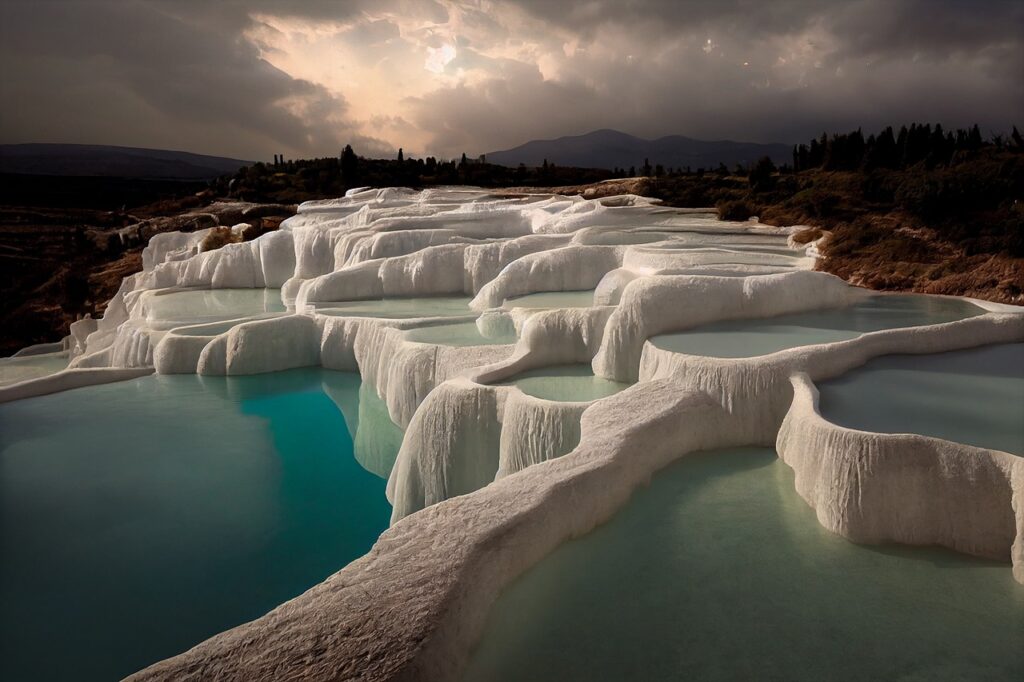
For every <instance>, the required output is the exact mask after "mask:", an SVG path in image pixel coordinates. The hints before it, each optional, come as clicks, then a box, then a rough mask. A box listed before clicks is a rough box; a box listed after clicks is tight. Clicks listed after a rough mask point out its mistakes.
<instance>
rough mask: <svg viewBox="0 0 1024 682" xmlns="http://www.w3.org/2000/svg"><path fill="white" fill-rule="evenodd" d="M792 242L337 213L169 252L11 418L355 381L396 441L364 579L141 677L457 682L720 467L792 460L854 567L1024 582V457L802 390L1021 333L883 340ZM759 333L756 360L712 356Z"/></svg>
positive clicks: (944, 323)
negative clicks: (508, 608) (148, 383)
mask: <svg viewBox="0 0 1024 682" xmlns="http://www.w3.org/2000/svg"><path fill="white" fill-rule="evenodd" d="M789 233H790V230H789V229H784V228H773V227H768V226H764V225H760V224H758V223H757V222H750V223H722V222H719V221H717V220H716V218H715V216H714V215H713V214H712V213H711V212H708V211H703V212H701V211H681V210H674V209H667V208H663V207H660V206H658V205H656V203H655V202H652V201H650V200H648V199H645V198H642V197H638V196H621V197H613V198H606V199H599V200H584V199H582V198H579V197H563V196H550V195H528V196H527V195H517V196H508V195H494V194H488V193H487V192H484V191H481V190H474V189H468V188H453V189H444V190H440V189H439V190H426V191H423V192H413V191H409V190H403V189H383V190H365V191H360V192H355V193H350V195H349V196H346V197H344V198H340V199H336V200H330V201H318V202H309V203H306V204H303V205H302V206H300V207H299V212H298V215H296V216H295V217H293V218H290V219H289V220H287V221H285V223H284V224H283V225H282V226H281V229H280V230H279V231H277V232H273V233H269V234H266V235H264V236H262V237H260V238H258V239H256V240H255V241H251V242H246V243H240V244H229V245H227V246H224V247H223V248H221V249H219V250H216V251H211V252H206V253H199V244H200V242H201V240H202V238H203V236H204V232H202V231H200V232H195V233H191V234H180V233H174V234H161V235H158V236H156V237H154V238H153V240H152V241H151V243H150V245H149V246H148V248H147V249H146V252H145V255H144V264H145V270H144V271H143V272H141V273H139V274H137V275H133V276H131V277H128V278H126V279H125V281H124V283H123V285H122V287H121V289H120V291H119V292H118V294H117V295H116V296H115V297H114V299H113V300H112V301H111V303H110V305H109V307H108V308H107V312H106V314H105V315H104V317H103V318H102V319H101V320H85V321H81V322H78V323H75V325H73V327H72V330H71V335H70V336H69V337H68V338H67V339H66V340H65V342H64V344H63V345H62V346H60V347H50V346H48V347H42V348H39V349H36V350H35V351H30V352H29V355H28V357H31V355H32V354H37V355H40V359H39V361H38V362H36V363H33V362H32V361H31V360H23V361H21V362H20V363H9V364H11V367H12V368H13V367H14V366H15V365H17V369H11V370H10V371H11V372H12V376H13V377H14V379H12V381H15V383H10V382H0V400H15V399H19V398H23V397H27V396H33V395H40V394H43V393H50V392H54V391H59V390H63V389H67V388H73V387H77V386H83V385H88V384H94V383H102V382H110V381H118V380H121V379H124V378H127V377H134V376H139V375H141V374H146V373H150V372H154V371H155V372H157V373H196V374H201V375H239V374H253V373H262V372H274V371H280V370H285V369H290V368H297V367H305V366H317V365H319V366H322V367H324V368H328V369H336V370H347V371H358V372H359V373H360V374H361V375H362V378H363V381H364V382H365V384H367V385H369V386H371V387H374V388H376V391H377V393H378V395H379V396H380V397H381V399H382V400H383V401H384V403H385V404H386V406H387V410H388V413H389V414H390V417H391V419H392V421H394V423H395V424H397V425H399V426H401V427H402V428H403V429H404V430H405V435H404V439H403V441H402V445H401V449H400V452H399V455H398V459H397V461H396V463H395V465H394V468H393V469H392V470H391V473H390V478H389V480H388V486H387V494H388V499H389V501H390V502H391V504H392V507H393V513H392V525H391V527H390V529H389V530H387V531H386V532H385V533H384V534H383V535H381V536H380V538H379V540H378V541H377V542H376V544H375V545H374V546H373V548H372V550H371V551H370V552H369V553H368V554H366V555H365V556H363V557H362V558H360V559H358V560H356V561H354V562H352V563H351V564H349V565H347V566H345V567H343V568H342V567H339V569H340V570H339V571H338V572H337V573H335V574H334V575H332V576H331V577H329V578H328V579H327V580H325V581H324V582H323V583H321V584H319V585H317V586H315V587H313V588H312V589H310V590H308V591H307V592H305V593H304V594H302V595H300V596H299V597H297V598H295V599H293V600H291V601H289V602H286V603H284V604H282V605H281V606H279V607H278V608H276V609H274V610H273V611H271V612H270V613H268V614H266V615H265V616H263V617H261V618H259V619H257V620H255V621H252V622H250V623H247V624H245V625H242V626H239V627H237V628H234V629H232V630H229V631H227V632H224V633H222V634H220V635H217V636H215V637H213V638H211V639H209V640H207V641H205V642H203V643H201V644H199V645H198V646H196V647H194V648H193V649H191V650H189V651H187V652H185V653H182V654H181V655H179V656H176V657H174V658H171V659H168V660H165V661H163V662H160V663H157V664H156V665H153V666H151V667H150V668H147V669H145V670H143V671H141V672H139V673H137V674H136V675H134V676H133V677H132V678H131V679H136V680H155V679H160V680H208V679H221V680H223V679H231V680H246V681H248V680H270V679H290V680H299V679H308V680H314V679H316V680H320V679H359V680H457V679H459V678H460V676H461V674H462V673H463V671H464V669H465V666H466V663H467V659H468V656H469V652H470V650H471V649H472V647H473V646H474V644H475V643H476V642H477V641H478V639H479V637H480V634H481V631H482V628H483V624H484V622H485V619H486V618H487V616H488V613H489V609H490V608H491V606H492V604H493V603H494V601H495V599H496V598H497V596H498V595H499V593H500V592H501V591H502V590H503V588H505V587H506V586H507V585H509V583H510V582H511V581H512V580H514V579H515V578H516V577H518V576H519V575H521V574H522V573H523V572H524V571H525V570H526V569H528V568H530V567H531V566H533V565H534V564H536V563H538V562H539V561H540V560H541V559H542V558H543V557H545V556H546V555H547V554H549V553H550V552H551V551H552V550H554V549H555V548H556V547H558V546H559V545H560V544H562V543H564V542H565V541H567V540H569V539H570V538H573V537H577V536H580V535H582V534H584V533H586V532H588V531H589V530H591V529H593V528H594V527H595V526H596V525H598V524H600V523H602V522H603V521H606V520H607V519H609V518H610V517H611V516H612V515H613V514H614V513H615V512H616V511H617V510H618V509H619V508H620V507H621V506H622V505H623V504H624V503H625V502H626V501H627V500H628V499H629V497H630V496H631V494H632V493H633V492H634V490H635V489H636V488H637V487H638V486H640V485H642V484H644V483H645V482H646V481H648V480H649V479H650V477H651V476H652V474H653V473H654V472H656V471H657V470H659V469H661V468H663V467H665V466H666V465H668V464H670V463H671V462H673V461H674V460H676V459H678V458H680V457H682V456H684V455H686V454H688V453H691V452H695V451H698V450H708V449H715V448H727V447H734V446H743V445H761V446H774V447H776V448H777V450H778V453H779V456H780V457H781V459H782V460H783V461H784V462H785V463H786V464H788V465H789V466H790V467H792V468H793V470H794V471H795V474H796V477H795V482H796V488H797V492H798V493H799V494H800V495H801V496H802V497H803V498H804V500H806V502H807V503H808V504H809V505H810V506H812V507H813V508H814V510H815V511H816V513H817V517H818V519H819V520H820V522H821V524H822V525H823V526H825V527H826V528H828V529H829V530H831V531H833V532H835V533H838V534H840V535H842V536H845V537H847V538H849V539H851V540H853V541H855V542H861V543H882V542H899V543H906V544H912V545H941V546H945V547H948V548H952V549H954V550H956V551H959V552H964V553H969V554H973V555H978V556H983V557H989V558H994V559H998V560H1002V561H1005V562H1006V563H1007V569H1006V570H1007V571H1010V570H1011V563H1012V571H1013V574H1014V576H1015V578H1016V579H1017V581H1018V582H1021V583H1024V457H1021V456H1019V455H1022V454H1024V453H1019V452H1018V453H1014V454H1011V453H1008V452H1001V451H997V450H990V449H984V448H981V447H977V446H974V445H966V444H960V443H955V442H952V441H948V440H941V439H938V438H934V437H930V436H925V435H913V434H898V433H871V432H867V431H857V430H853V429H850V428H845V427H842V426H839V425H836V424H833V423H831V422H829V421H827V420H826V419H824V418H823V417H822V416H821V412H820V411H819V410H818V405H817V398H818V392H817V389H816V387H815V382H821V381H823V380H826V379H831V378H834V377H839V376H841V375H843V374H844V373H846V372H848V371H849V370H852V369H854V368H857V367H860V366H862V365H865V363H868V362H869V361H870V360H872V359H873V358H876V357H879V356H884V355H892V354H933V353H941V352H946V351H953V350H959V349H966V348H972V347H976V346H982V345H991V344H1011V343H1020V342H1021V341H1024V309H1021V308H1015V307H1011V306H1001V305H997V304H990V303H984V302H967V301H962V300H957V301H955V302H953V303H950V302H949V299H936V298H934V297H924V296H906V295H903V296H901V297H900V298H899V299H898V300H897V299H892V301H891V302H892V303H893V304H894V305H895V307H896V309H898V310H899V311H901V312H899V314H897V315H895V316H890V317H891V319H890V318H886V317H885V315H886V313H885V310H887V309H888V310H891V309H892V307H891V306H890V307H888V308H887V306H886V305H885V304H886V302H887V301H888V299H886V296H887V295H885V294H877V293H875V292H868V291H865V290H862V289H858V288H855V287H851V286H849V285H847V284H846V283H844V282H843V281H841V280H840V279H838V278H836V277H833V276H831V275H828V274H824V273H820V272H814V271H812V270H811V268H812V267H813V263H814V260H813V258H812V257H810V256H808V255H807V254H808V253H816V249H815V245H814V244H812V245H811V246H810V247H809V249H807V250H805V249H804V247H799V248H794V247H793V246H792V245H791V244H790V243H789V242H788V235H789ZM879 299H881V300H882V304H881V305H878V304H877V301H878V300H879ZM908 301H909V302H908ZM896 304H898V305H896ZM844 309H845V310H846V312H844ZM879 310H881V311H882V312H881V313H879V312H878V311H879ZM825 311H828V314H827V315H824V316H823V317H822V316H817V317H816V314H817V313H825ZM802 315H803V316H804V317H801V316H802ZM879 315H880V316H881V317H880V318H879V317H878V316H879ZM808 316H809V317H808ZM858 316H860V317H858ZM864 316H867V318H870V319H868V320H867V321H865V318H864ZM773 317H777V318H778V319H777V320H774V321H766V320H765V318H773ZM853 318H857V319H859V320H860V322H857V321H854V322H852V323H851V324H850V325H849V326H846V325H845V322H844V321H845V320H847V319H853ZM744 320H747V321H749V324H750V325H753V326H751V327H750V329H749V330H748V331H749V332H750V333H752V334H753V333H754V332H755V331H756V333H757V334H760V335H761V336H760V337H759V338H761V341H759V342H753V341H751V344H752V345H751V346H750V348H749V350H748V352H746V353H744V352H740V351H738V350H737V344H736V343H735V340H733V341H732V342H723V343H721V344H719V343H717V342H716V341H715V337H710V338H711V340H710V341H709V337H708V336H707V335H708V334H714V333H719V332H720V333H723V334H728V333H741V332H742V331H743V325H744V324H745V323H743V322H742V321H744ZM808 320H811V321H810V322H809V321H808ZM813 320H818V322H814V321H813ZM822 320H824V321H822ZM836 320H839V322H838V323H837V322H836ZM905 320H912V321H911V322H906V321H905ZM815 324H817V325H818V326H817V327H815ZM908 324H909V325H913V326H908ZM716 325H717V326H716ZM723 325H724V326H723ZM730 325H732V326H730ZM737 325H739V326H738V327H737ZM758 325H760V326H758ZM793 325H797V326H799V327H800V328H801V329H803V328H805V327H807V328H813V329H812V330H811V331H810V332H807V333H806V335H804V332H802V331H799V330H798V331H797V332H794V331H793ZM734 327H735V329H734ZM755 327H756V329H755ZM691 330H692V333H691ZM823 330H824V331H823ZM654 337H658V338H657V339H655V338H654ZM720 338H722V339H724V338H725V337H720ZM751 338H753V337H751ZM652 339H653V340H652ZM801 339H804V340H803V341H801ZM808 339H809V340H808ZM688 344H694V345H692V346H691V345H688ZM758 344H761V345H760V346H758ZM808 344H811V345H808ZM740 345H741V346H742V344H740ZM758 347H761V348H762V349H763V351H759V350H758ZM1017 348H1018V349H1019V348H1021V347H1020V346H1017ZM719 349H720V352H716V351H717V350H719ZM741 350H742V349H741ZM43 356H45V357H43ZM748 356H749V357H748ZM64 362H68V363H69V364H68V366H67V369H62V368H63V365H64ZM58 370H59V371H58ZM0 371H7V370H6V369H3V368H2V367H0ZM13 372H23V374H13ZM47 372H49V374H47ZM41 375H45V376H41ZM0 378H2V376H0ZM22 378H24V380H18V379H22ZM4 383H7V384H8V385H4ZM623 388H624V390H622V389H623ZM1022 589H1024V588H1022Z"/></svg>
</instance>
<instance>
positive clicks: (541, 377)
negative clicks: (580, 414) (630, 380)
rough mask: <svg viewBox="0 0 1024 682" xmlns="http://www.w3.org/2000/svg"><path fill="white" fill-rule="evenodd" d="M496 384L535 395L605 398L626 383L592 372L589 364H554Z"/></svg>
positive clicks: (566, 399)
mask: <svg viewBox="0 0 1024 682" xmlns="http://www.w3.org/2000/svg"><path fill="white" fill-rule="evenodd" d="M499 385H500V386H516V387H518V388H519V390H520V391H522V392H523V393H526V394H527V395H532V396H534V397H535V398H543V399H544V400H558V401H561V402H588V401H590V400H598V399H599V398H607V397H608V396H610V395H614V394H616V393H618V392H619V391H622V390H624V389H627V388H629V386H630V385H629V384H624V383H622V382H619V381H612V380H610V379H602V378H600V377H596V376H594V371H593V369H591V367H590V365H555V366H553V367H542V368H540V369H531V370H529V371H526V372H521V373H519V374H517V375H515V376H514V377H511V378H509V379H506V380H505V381H503V382H501V383H500V384H499Z"/></svg>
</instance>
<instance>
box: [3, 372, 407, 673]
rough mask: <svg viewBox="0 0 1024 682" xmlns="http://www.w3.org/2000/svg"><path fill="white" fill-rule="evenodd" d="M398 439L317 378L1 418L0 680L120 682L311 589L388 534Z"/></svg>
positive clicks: (123, 391)
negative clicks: (389, 481) (357, 447)
mask: <svg viewBox="0 0 1024 682" xmlns="http://www.w3.org/2000/svg"><path fill="white" fill-rule="evenodd" d="M396 432H398V434H399V435H400V432H399V431H398V430H397V427H395V426H394V425H393V424H391V423H390V420H388V419H387V417H386V411H385V412H384V417H383V420H382V419H381V414H380V409H379V406H377V405H366V406H365V409H364V404H363V401H361V400H360V381H359V377H358V376H357V375H354V374H344V373H338V372H330V371H325V370H320V369H303V370H294V371H290V372H279V373H274V374H264V375H258V376H251V377H236V378H215V377H196V376H152V377H146V378H143V379H138V380H135V381H130V382H122V383H116V384H109V385H105V386H96V387H90V388H83V389H77V390H73V391H67V392H64V393H58V394H54V395H50V396H45V397H41V398H33V399H29V400H22V401H17V402H14V403H9V404H6V405H0V557H2V561H0V633H2V637H0V679H3V680H35V679H39V680H76V681H77V680H112V679H119V678H121V677H123V676H125V675H127V674H129V673H131V672H133V671H135V670H137V669H139V668H141V667H143V666H145V665H148V664H150V663H153V662H155V661H157V660H160V659H162V658H165V657H167V656H172V655H174V654H177V653H180V652H181V651H184V650H185V649H187V648H189V647H191V646H193V645H194V644H197V643H198V642H200V641H201V640H203V639H205V638H207V637H209V636H211V635H214V634H216V633H218V632H220V631H222V630H224V629H226V628H229V627H232V626H235V625H238V624H240V623H243V622H246V621H248V620H251V619H253V618H256V617H259V616H261V615H262V614H264V613H266V612H267V611H269V610H270V609H272V608H274V607H275V606H277V605H278V604H280V603H281V602H283V601H285V600H287V599H289V598H291V597H294V596H296V595H298V594H299V593H301V592H303V591H304V590H306V589H307V588H309V587H311V586H313V585H314V584H316V583H318V582H320V581H321V580H323V579H324V578H326V577H327V576H328V575H330V574H331V573H333V572H335V571H337V570H338V569H340V568H341V567H343V566H344V565H345V564H346V563H348V562H349V561H351V560H352V559H355V558H356V557H358V556H361V555H362V554H364V553H365V552H366V551H367V550H368V549H369V548H370V546H371V545H372V544H373V542H374V541H375V540H376V539H377V536H378V535H379V534H380V533H381V532H382V531H383V530H384V529H386V528H387V526H388V522H389V519H390V514H391V508H390V506H389V505H388V503H387V500H386V498H385V495H384V488H385V479H384V478H382V476H386V475H387V471H385V470H384V469H387V470H390V463H393V461H394V454H395V453H394V452H386V449H387V448H388V447H392V448H394V447H395V442H396V438H395V433H396ZM352 433H355V434H356V435H355V440H356V441H357V443H358V442H360V441H362V442H364V443H366V442H369V443H372V444H374V445H376V450H373V451H370V452H366V453H359V452H354V451H353V436H352ZM375 435H379V437H378V438H375V437H374V436H375ZM361 454H362V455H363V457H362V459H363V460H365V461H368V462H369V463H371V464H372V466H373V468H374V469H375V470H376V471H375V473H376V475H375V473H370V471H367V470H366V469H364V468H363V467H362V466H360V464H359V463H358V461H357V460H359V459H360V455H361Z"/></svg>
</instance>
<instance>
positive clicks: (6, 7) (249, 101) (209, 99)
mask: <svg viewBox="0 0 1024 682" xmlns="http://www.w3.org/2000/svg"><path fill="white" fill-rule="evenodd" d="M216 4H217V3H202V4H200V3H195V4H193V3H166V2H152V3H147V2H6V3H4V4H3V5H2V25H3V28H2V29H0V30H2V34H0V60H2V63H3V78H2V79H0V97H2V99H3V101H4V102H7V103H9V106H5V107H4V109H3V111H2V113H0V130H2V135H3V140H4V141H65V142H80V141H81V142H93V143H110V144H125V145H140V146H143V145H144V146H159V147H168V148H174V149H181V148H185V149H192V150H197V151H204V152H209V153H219V154H227V155H232V156H238V157H242V158H251V157H254V156H255V157H258V158H264V157H267V156H269V155H270V154H272V153H276V152H281V153H286V154H288V155H289V156H293V155H300V154H301V155H309V154H314V153H320V154H323V153H334V151H333V150H336V149H337V148H339V145H340V144H343V142H342V141H343V140H345V141H347V140H349V139H359V136H358V135H357V134H356V133H355V132H354V131H353V129H352V127H351V126H350V125H349V124H347V123H346V121H345V113H346V106H345V102H344V99H343V98H342V97H340V96H338V95H335V94H332V93H330V92H328V91H327V90H326V89H325V88H324V87H323V86H321V85H317V84H314V83H310V82H308V81H304V80H301V79H296V78H292V77H291V76H289V75H288V74H285V73H283V72H282V71H280V70H279V69H276V68H275V67H273V66H272V65H271V64H269V63H268V62H266V61H264V60H263V59H262V58H261V56H260V54H259V52H258V50H257V48H256V47H255V46H254V45H252V44H250V43H249V42H247V41H244V40H242V39H241V36H240V34H239V32H240V30H241V29H242V28H243V27H244V26H246V25H247V24H248V19H246V20H245V21H241V20H240V19H239V16H238V15H237V14H233V15H230V21H220V20H218V17H219V16H220V14H221V13H223V12H224V9H225V7H226V6H220V7H219V8H217V9H216V12H213V13H212V12H211V10H210V6H211V5H216ZM264 4H268V5H269V3H264ZM315 7H316V5H315V4H314V5H311V6H310V7H309V8H308V9H311V10H312V9H315ZM214 13H215V14H217V16H216V17H215V16H212V14H214ZM242 16H245V15H244V14H243V15H242ZM359 141H360V142H361V143H362V146H363V147H364V148H367V149H378V148H379V149H381V150H384V151H389V150H390V147H389V146H388V145H387V144H386V143H383V142H380V141H376V140H369V139H359Z"/></svg>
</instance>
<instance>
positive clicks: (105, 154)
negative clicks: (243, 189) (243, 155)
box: [0, 144, 252, 180]
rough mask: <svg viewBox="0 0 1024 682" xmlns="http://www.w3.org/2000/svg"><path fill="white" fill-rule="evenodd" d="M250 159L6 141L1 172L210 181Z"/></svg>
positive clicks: (0, 147) (1, 151)
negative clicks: (10, 142)
mask: <svg viewBox="0 0 1024 682" xmlns="http://www.w3.org/2000/svg"><path fill="white" fill-rule="evenodd" d="M249 165H252V162H251V161H242V160H240V159H228V158H224V157H220V156H207V155H205V154H192V153H190V152H176V151H168V150H165V149H140V148H137V147H114V146H108V145H94V144H3V145H0V173H20V174H25V175H65V176H100V177H120V178H160V179H172V180H210V179H212V178H216V177H218V176H220V175H225V174H227V173H234V172H235V171H237V170H238V169H239V168H241V167H242V166H249Z"/></svg>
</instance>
